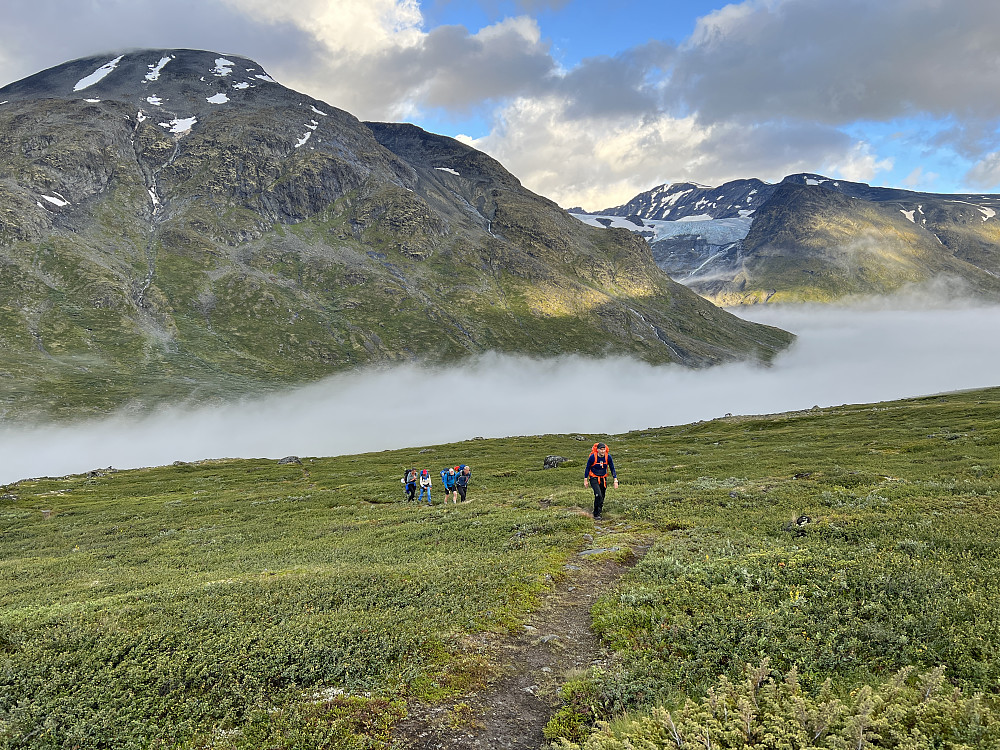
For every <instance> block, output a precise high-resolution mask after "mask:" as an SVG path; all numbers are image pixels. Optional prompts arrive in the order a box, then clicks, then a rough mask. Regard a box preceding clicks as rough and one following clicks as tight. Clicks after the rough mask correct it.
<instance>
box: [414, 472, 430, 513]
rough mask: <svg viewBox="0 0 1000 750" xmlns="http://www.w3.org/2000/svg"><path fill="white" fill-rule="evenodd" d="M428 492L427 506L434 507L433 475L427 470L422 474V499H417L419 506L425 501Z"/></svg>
mask: <svg viewBox="0 0 1000 750" xmlns="http://www.w3.org/2000/svg"><path fill="white" fill-rule="evenodd" d="M425 491H426V492H427V504H428V505H434V503H432V502H431V475H430V472H428V471H427V469H424V470H423V471H421V472H420V497H418V498H417V504H418V505H419V503H420V501H421V500H423V499H424V492H425Z"/></svg>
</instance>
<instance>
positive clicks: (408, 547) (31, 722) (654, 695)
mask: <svg viewBox="0 0 1000 750" xmlns="http://www.w3.org/2000/svg"><path fill="white" fill-rule="evenodd" d="M998 417H1000V390H989V391H980V392H971V393H963V394H954V395H947V396H940V397H934V398H925V399H918V400H913V401H906V402H895V403H885V404H878V405H867V406H845V407H839V408H831V409H814V410H811V411H808V412H801V413H791V414H783V415H775V416H767V417H747V418H727V419H722V420H716V421H712V422H704V423H698V424H693V425H687V426H681V427H674V428H662V429H655V430H647V431H642V432H634V433H629V434H627V435H623V436H618V437H617V438H614V439H612V440H611V446H612V451H613V454H614V456H615V459H616V463H617V464H618V466H619V475H620V477H621V479H622V486H621V488H620V489H619V490H618V491H612V494H611V496H610V498H609V502H608V505H607V506H606V517H607V518H608V520H607V521H606V522H605V524H604V525H603V526H599V527H596V528H595V526H594V523H593V521H592V520H590V519H589V517H587V515H586V513H585V512H583V510H582V509H585V508H587V507H588V505H589V503H590V500H591V496H590V493H589V491H587V490H584V489H583V488H582V486H581V485H582V483H581V482H580V478H579V477H580V475H581V474H582V459H583V458H584V457H585V454H586V452H587V450H588V448H589V445H590V443H591V442H593V441H592V439H591V437H590V436H541V437H522V438H508V439H503V440H476V441H471V442H468V443H462V444H457V445H448V446H435V447H433V448H431V449H429V450H427V451H425V452H419V451H417V450H406V451H386V452H381V453H376V454H369V455H363V456H349V457H340V458H316V459H304V461H303V463H302V464H301V465H299V464H294V463H293V464H285V465H279V464H278V463H277V462H274V461H264V460H227V461H213V462H204V463H198V464H181V465H175V466H168V467H162V468H152V469H143V470H135V471H121V472H117V471H113V470H107V471H99V472H92V473H91V475H87V476H74V477H65V478H59V479H38V480H26V481H22V482H19V483H17V484H15V485H11V486H9V487H6V488H4V494H3V495H2V498H0V598H2V601H3V602H4V608H3V610H2V612H0V747H4V748H6V747H31V748H48V747H53V748H54V747H74V746H75V747H80V748H99V747H137V748H138V747H185V748H204V747H215V748H251V747H254V748H258V747H275V748H292V747H296V748H307V747H330V748H345V747H356V748H388V747H392V746H393V741H394V740H393V739H392V727H393V725H394V723H395V722H397V721H398V720H399V718H400V717H402V716H404V715H405V714H406V713H407V710H408V707H412V706H413V705H414V704H415V702H422V703H431V704H437V705H439V706H441V707H442V708H444V709H446V710H448V711H454V713H456V715H457V714H458V713H459V712H458V708H459V704H458V703H457V701H458V698H459V696H464V695H468V694H469V692H470V691H474V690H475V689H476V686H477V685H480V684H481V683H483V682H484V681H486V680H487V679H488V678H489V676H490V675H491V674H493V673H495V672H496V670H498V669H499V668H500V667H502V665H503V649H502V648H498V644H502V643H503V641H504V639H505V638H507V637H509V634H510V633H513V632H515V631H517V630H518V629H519V624H520V622H521V621H522V620H523V618H524V616H525V615H526V613H527V612H528V611H529V610H530V609H531V608H532V607H534V606H536V605H537V603H538V602H539V600H540V598H541V597H543V596H544V595H545V593H546V592H547V591H548V590H550V589H551V587H552V586H553V585H554V584H553V581H557V580H558V579H559V578H560V577H562V576H565V575H567V568H566V564H567V563H568V562H573V564H574V565H581V564H583V565H586V564H591V563H588V562H581V561H585V560H590V559H592V558H581V557H579V556H577V555H576V553H577V552H579V551H580V550H582V549H583V548H584V547H585V546H593V547H602V546H604V547H612V546H616V547H619V548H620V549H621V550H625V549H626V548H627V547H628V545H629V542H630V540H635V539H638V538H640V537H641V538H643V539H645V540H647V541H646V543H649V542H650V541H651V542H652V547H651V548H650V549H649V552H648V553H647V554H646V555H645V556H644V557H643V558H642V560H641V561H639V562H638V564H637V565H636V566H635V567H634V568H633V569H632V570H631V571H630V572H629V573H628V574H627V575H626V577H625V578H624V579H622V581H621V582H620V583H619V584H618V585H617V587H616V588H615V589H614V590H613V591H610V592H608V593H607V594H606V595H605V596H604V597H603V598H602V599H601V600H600V601H599V602H598V604H597V605H596V606H595V608H594V626H595V628H596V630H597V632H599V633H600V634H601V636H602V637H603V638H604V639H605V640H606V642H607V643H608V644H609V645H610V646H611V647H612V648H613V649H614V651H615V654H616V655H615V657H614V658H613V659H612V660H611V662H610V663H609V664H607V665H606V666H605V667H604V668H603V669H601V670H598V671H591V672H588V673H586V674H576V675H568V676H567V679H569V678H572V679H570V681H569V683H568V684H567V686H566V688H565V689H564V692H563V695H564V698H565V706H564V708H563V709H562V710H561V711H560V712H559V713H558V714H557V715H556V716H555V717H554V719H553V721H552V723H551V724H550V726H549V728H548V731H547V733H548V735H549V736H550V737H551V738H553V739H559V738H563V741H569V742H575V743H577V744H584V745H586V747H588V748H625V747H629V746H630V745H627V744H626V743H627V742H632V743H633V745H631V746H646V745H642V744H641V742H643V741H648V742H649V743H652V744H649V745H648V746H649V747H679V746H685V747H686V746H707V745H706V744H705V738H706V737H707V738H708V739H709V741H710V742H711V743H712V744H711V746H712V747H749V746H754V747H764V746H767V747H803V748H807V747H828V748H834V747H837V748H839V747H848V746H851V747H894V748H904V747H905V748H924V747H926V748H930V747H954V748H959V747H968V748H973V747H975V748H982V747H995V746H998V743H1000V739H998V738H1000V728H998V721H1000V719H998V716H1000V714H998V713H997V709H996V706H995V703H994V701H995V699H996V696H997V693H998V691H1000V663H998V662H997V660H996V659H995V654H996V653H997V652H998V650H1000V593H998V592H1000V542H998V539H1000V513H998V511H997V508H996V503H995V498H996V494H997V485H998V480H1000V459H998V445H1000V428H998V427H997V425H998ZM548 454H559V455H563V456H567V457H571V458H573V459H574V460H573V461H571V462H570V463H568V464H564V465H563V468H560V469H555V470H543V469H542V459H543V458H544V457H545V456H546V455H548ZM459 461H462V462H465V463H469V464H470V465H472V466H473V467H474V484H473V487H472V490H471V491H470V497H471V498H474V502H471V503H469V504H466V505H459V506H447V507H443V506H440V505H438V506H435V507H434V508H426V507H423V508H416V507H413V506H408V505H404V504H403V503H401V502H399V500H400V494H401V493H400V485H399V482H398V476H399V475H400V474H401V473H402V470H403V469H404V468H406V467H408V466H410V465H412V464H414V463H416V464H417V465H421V466H425V467H427V468H429V469H431V470H435V469H440V468H441V467H442V466H445V465H448V464H453V463H456V462H459ZM438 500H440V498H438ZM803 517H808V521H807V520H804V519H803ZM797 519H800V522H799V523H796V520H797ZM585 535H590V538H587V537H586V536H585ZM609 554H614V553H609ZM598 557H599V556H598ZM748 663H749V664H751V665H752V668H751V671H750V676H749V678H748V677H747V675H748V673H747V667H746V665H747V664H748ZM939 667H941V668H943V673H937V672H935V671H934V670H935V669H937V668H939ZM904 669H912V673H911V674H904V675H902V676H899V672H900V670H904ZM722 675H724V676H725V680H723V681H721V682H720V676H722ZM748 679H749V681H747V680H748ZM894 680H895V682H894ZM827 681H828V682H827ZM886 685H888V686H889V687H886ZM953 691H957V692H953ZM979 693H982V694H983V695H982V696H980V697H976V696H977V694H979ZM685 704H686V705H685ZM464 710H465V711H468V710H469V705H465V708H464ZM668 711H669V713H667V712H668ZM612 719H613V721H612V722H611V723H610V724H607V725H604V724H601V725H598V726H599V729H598V730H597V732H596V733H594V734H593V735H590V734H589V733H590V730H591V727H592V725H593V722H594V721H595V720H612ZM740 722H742V723H740ZM744 726H745V727H746V729H745V730H744V729H743V728H742V727H744ZM741 733H742V734H741ZM768 733H770V734H771V737H772V739H771V740H769V741H765V740H764V739H763V738H764V736H765V735H766V734H768ZM852 733H853V734H852ZM814 734H815V737H814ZM779 736H783V737H784V738H785V740H784V742H785V744H781V743H780V742H779V741H778V740H777V739H775V738H776V737H779ZM741 737H742V739H741ZM699 738H700V739H699ZM789 738H791V739H789ZM796 738H797V739H796ZM699 742H700V745H699V744H698V743H699ZM740 742H743V744H740ZM768 742H770V744H768ZM755 743H756V744H755ZM397 746H398V745H397Z"/></svg>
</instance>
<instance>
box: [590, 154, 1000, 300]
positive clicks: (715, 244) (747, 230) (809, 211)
mask: <svg viewBox="0 0 1000 750" xmlns="http://www.w3.org/2000/svg"><path fill="white" fill-rule="evenodd" d="M998 211H1000V196H996V195H981V194H977V195H943V194H934V193H919V192H913V191H908V190H898V189H893V188H881V187H872V186H870V185H867V184H865V183H859V182H849V181H845V180H832V179H830V178H827V177H823V176H822V175H816V174H797V175H790V176H788V177H786V178H785V179H784V180H782V182H780V183H778V184H768V183H764V182H761V181H760V180H735V181H733V182H729V183H726V184H724V185H722V186H720V187H717V188H710V187H705V186H700V185H694V184H692V183H678V184H672V185H662V186H660V187H657V188H654V189H653V190H650V191H647V192H645V193H641V194H640V195H638V196H636V197H635V198H633V199H632V200H631V201H629V202H628V203H626V204H624V205H622V206H617V207H615V208H610V209H607V210H604V211H600V212H597V213H596V214H587V213H584V212H578V213H575V214H574V215H576V216H577V218H579V219H581V220H583V221H584V222H585V223H588V224H591V225H594V226H602V225H603V226H621V227H626V228H629V229H630V230H631V231H633V232H635V233H636V234H638V235H640V236H642V237H644V238H645V239H646V240H647V242H649V243H650V246H651V250H652V252H653V256H654V258H655V259H656V262H657V264H658V265H659V266H660V267H661V268H662V269H663V270H665V271H666V272H667V273H668V274H670V276H671V277H672V278H674V279H675V280H677V281H680V282H681V283H683V284H684V285H686V286H688V287H689V288H690V289H692V290H694V291H696V292H698V293H699V294H701V295H702V296H704V297H706V298H708V299H710V300H712V301H714V302H716V303H717V304H724V305H735V304H747V303H756V302H769V301H770V302H779V301H784V302H789V301H804V300H810V301H819V302H830V301H833V300H837V299H841V298H844V297H848V296H856V295H862V296H882V295H888V294H892V293H894V292H898V291H900V290H901V289H904V288H905V287H907V286H909V285H917V288H919V287H920V285H926V284H930V283H933V282H941V281H945V282H948V283H947V284H946V286H947V288H949V289H951V290H952V293H953V294H959V295H962V296H968V297H971V298H977V299H983V300H991V301H995V300H997V299H1000V278H998V277H1000V219H998V218H997V213H998Z"/></svg>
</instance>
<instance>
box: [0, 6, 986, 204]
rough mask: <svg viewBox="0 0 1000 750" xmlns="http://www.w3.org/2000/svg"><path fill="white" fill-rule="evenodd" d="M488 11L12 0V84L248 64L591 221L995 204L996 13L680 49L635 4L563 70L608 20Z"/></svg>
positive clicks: (749, 20) (964, 10)
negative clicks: (225, 62) (710, 204)
mask: <svg viewBox="0 0 1000 750" xmlns="http://www.w3.org/2000/svg"><path fill="white" fill-rule="evenodd" d="M446 5H450V4H446ZM458 5H461V4H460V3H459V4H458ZM468 5H476V4H474V3H468ZM478 5H479V7H480V8H486V9H492V11H491V12H486V13H485V14H484V15H480V16H476V18H477V19H479V18H486V19H487V20H486V21H483V22H479V21H477V23H476V24H475V25H471V26H470V25H463V24H461V23H438V24H434V23H432V22H430V21H429V20H428V19H429V18H430V17H431V16H432V15H433V11H434V9H435V8H436V7H437V5H435V4H431V3H423V4H421V3H418V2H417V1H416V0H342V1H341V2H337V3H329V2H327V1H326V0H302V1H301V2H298V3H294V4H280V3H278V4H275V3H272V2H266V1H265V0H204V1H203V2H193V1H192V0H179V1H178V2H174V3H163V2H159V0H133V1H132V2H129V3H122V2H119V1H117V0H92V1H91V2H88V3H80V4H74V3H65V2H62V1H61V0H31V2H28V0H8V1H7V3H6V5H5V11H6V12H5V19H4V24H3V25H2V26H0V81H2V80H4V79H7V80H13V79H15V78H18V77H22V76H25V75H28V74H30V73H33V72H35V71H36V70H38V69H39V68H42V67H47V66H50V65H54V64H57V63H59V62H62V61H63V60H65V59H68V58H72V57H78V56H82V55H88V54H93V53H95V52H98V51H101V50H109V49H119V48H126V47H127V48H132V47H139V46H151V47H181V46H190V47H200V48H208V49H214V50H218V51H220V52H233V53H239V54H243V55H246V56H249V57H252V58H254V59H256V60H257V61H258V62H260V63H261V64H263V65H264V66H265V67H266V68H267V69H268V70H269V72H270V73H271V74H272V75H274V76H275V77H277V78H278V80H280V81H281V82H282V83H284V84H286V85H289V86H291V87H293V88H297V89H299V90H302V91H304V92H306V93H309V94H312V95H314V96H317V97H319V98H322V99H324V100H326V101H328V102H330V103H331V104H333V105H335V106H338V107H341V108H343V109H346V110H348V111H350V112H351V113H353V114H355V115H357V116H359V117H361V118H362V119H372V120H409V121H415V122H417V123H418V124H425V125H428V126H429V127H432V129H435V130H437V131H438V132H446V133H447V134H454V135H458V134H460V133H462V132H465V133H466V134H467V135H466V137H465V138H464V140H465V141H467V142H469V143H472V144H473V145H475V146H477V147H479V148H482V149H484V150H486V151H487V152H489V153H490V154H491V155H493V156H495V157H497V158H498V159H500V161H501V162H503V163H504V164H505V166H507V167H508V168H509V169H510V170H511V171H512V172H514V173H515V174H516V175H517V176H518V177H520V178H521V180H522V181H523V182H524V183H525V184H526V185H527V186H528V187H529V188H531V189H533V190H535V191H537V192H540V193H542V194H544V195H547V196H549V197H551V198H553V199H555V200H556V201H558V202H560V203H562V204H563V205H565V206H570V205H584V206H585V207H587V208H592V209H597V208H604V207H607V206H610V205H614V204H616V203H621V202H624V201H625V200H627V199H628V198H630V197H632V196H633V195H635V194H636V193H638V192H640V191H642V190H646V189H648V188H650V187H652V186H653V185H655V184H658V183H660V182H664V181H671V180H673V181H680V180H694V181H698V182H702V183H712V184H718V183H721V182H723V181H725V180H728V179H734V178H738V177H751V176H756V177H760V178H763V179H770V180H775V179H779V178H781V177H782V176H784V175H785V174H788V173H791V172H796V171H814V172H825V173H828V174H830V175H831V176H834V177H842V178H845V179H854V180H865V181H872V180H880V181H881V182H883V183H887V184H899V185H902V184H904V181H905V184H907V186H909V187H913V188H918V189H937V190H958V189H962V190H966V189H976V190H980V189H991V188H995V187H996V186H997V185H998V184H1000V169H998V167H997V164H998V161H1000V157H998V154H1000V134H998V132H1000V131H998V125H1000V96H997V93H998V92H997V91H996V88H997V86H998V85H1000V84H998V81H1000V58H998V57H997V56H996V55H995V53H994V48H995V44H994V41H995V40H994V34H993V31H994V30H995V29H996V28H998V27H1000V4H997V3H995V2H992V0H953V1H952V2H948V3H943V2H913V1H912V0H884V2H879V3H870V2H863V1H862V0H744V2H737V3H731V4H724V3H722V2H720V3H718V5H717V7H715V8H714V9H711V10H708V11H707V12H705V11H704V9H705V8H707V7H710V5H711V4H706V3H696V4H692V6H691V7H692V8H701V9H703V10H702V13H703V15H701V16H700V17H698V18H693V17H692V25H691V27H690V28H691V30H689V31H685V32H683V33H685V34H687V36H681V37H678V38H667V37H666V36H664V37H663V38H655V37H650V36H649V35H650V34H651V33H652V34H656V33H657V32H659V33H661V34H662V33H664V32H662V31H661V29H663V28H665V27H667V26H668V25H669V23H668V22H669V21H671V18H670V17H672V16H676V15H677V14H678V9H677V8H676V7H675V6H674V5H673V4H666V3H663V4H661V3H646V4H639V7H630V9H629V10H628V11H627V12H628V13H630V14H631V16H632V20H633V21H634V23H632V24H631V25H632V26H634V27H635V29H636V31H634V32H633V36H632V37H631V38H629V39H623V40H622V42H621V44H622V46H621V47H620V48H617V49H616V50H615V51H614V52H611V53H607V52H606V51H605V52H602V53H597V52H595V53H593V54H586V53H584V54H579V55H576V56H575V57H573V61H572V62H569V63H567V62H565V58H566V55H565V49H564V47H565V45H566V44H567V42H566V41H565V40H563V39H561V38H560V36H559V31H558V29H559V27H558V26H557V25H556V23H557V21H561V20H564V19H566V18H567V17H570V16H574V15H575V16H580V17H581V18H586V19H590V18H592V19H594V20H599V19H601V18H604V19H605V20H607V14H608V13H609V12H610V11H608V10H607V8H606V6H605V5H604V4H597V3H595V2H593V0H575V1H574V2H565V1H564V0H548V1H546V0H522V1H521V2H518V3H509V2H508V3H500V2H483V3H480V4H478ZM598 5H599V6H600V7H598ZM622 12H626V11H624V10H623V11H622ZM685 12H687V13H691V14H693V13H695V12H696V11H695V10H686V11H685ZM470 18H471V16H470ZM469 23H471V21H470V22H469ZM580 25H581V24H578V25H577V28H579V26H580ZM550 26H551V27H552V28H554V29H556V31H553V32H549V31H548V29H549V28H550ZM672 28H676V26H674V27H672ZM42 40H44V43H42Z"/></svg>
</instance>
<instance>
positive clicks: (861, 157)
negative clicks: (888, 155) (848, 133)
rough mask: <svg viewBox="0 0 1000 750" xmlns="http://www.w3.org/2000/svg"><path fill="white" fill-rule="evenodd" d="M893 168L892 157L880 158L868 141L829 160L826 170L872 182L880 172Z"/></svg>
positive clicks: (845, 177)
mask: <svg viewBox="0 0 1000 750" xmlns="http://www.w3.org/2000/svg"><path fill="white" fill-rule="evenodd" d="M891 169H892V159H879V158H878V156H877V155H876V154H873V153H872V150H871V146H870V145H869V144H867V143H864V142H861V143H856V144H855V145H854V146H853V147H852V148H851V149H850V150H849V151H848V152H847V153H845V154H844V155H843V156H842V157H841V158H840V159H838V160H835V161H832V162H829V163H828V164H827V166H826V167H825V168H824V170H823V171H824V172H829V173H830V175H831V176H833V177H843V178H844V179H845V180H851V181H853V182H871V181H872V179H873V178H874V177H875V175H877V174H878V173H879V172H887V171H889V170H891Z"/></svg>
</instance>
